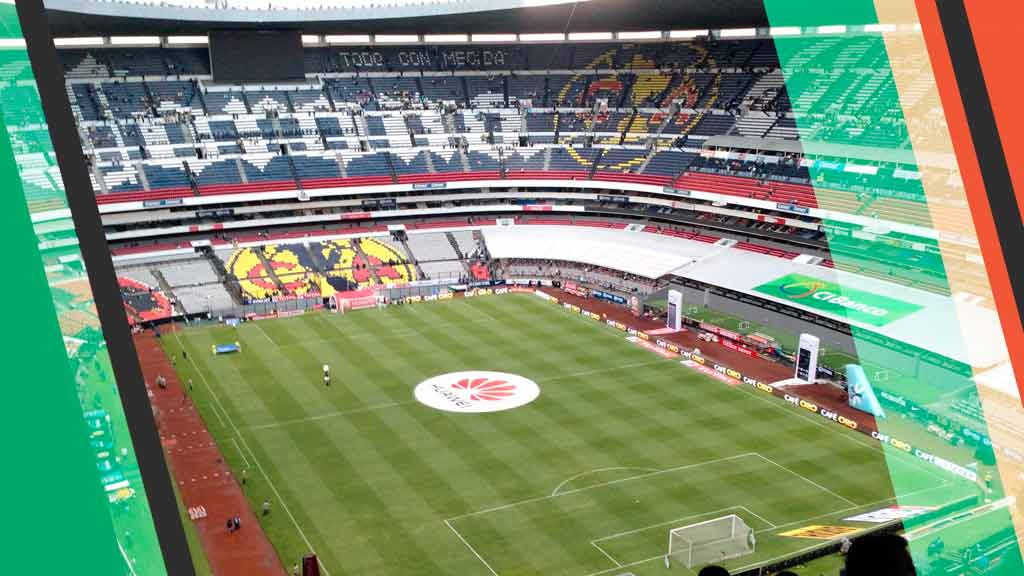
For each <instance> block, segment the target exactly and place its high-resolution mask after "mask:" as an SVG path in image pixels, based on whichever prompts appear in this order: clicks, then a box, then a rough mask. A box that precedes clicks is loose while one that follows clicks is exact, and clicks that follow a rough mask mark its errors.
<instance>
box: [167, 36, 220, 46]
mask: <svg viewBox="0 0 1024 576" xmlns="http://www.w3.org/2000/svg"><path fill="white" fill-rule="evenodd" d="M167 43H168V44H172V45H173V44H209V43H210V39H209V38H207V37H206V36H168V37H167Z"/></svg>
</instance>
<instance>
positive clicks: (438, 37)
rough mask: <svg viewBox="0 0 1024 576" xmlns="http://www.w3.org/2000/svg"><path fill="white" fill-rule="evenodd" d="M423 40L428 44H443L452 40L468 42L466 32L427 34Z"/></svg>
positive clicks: (452, 41)
mask: <svg viewBox="0 0 1024 576" xmlns="http://www.w3.org/2000/svg"><path fill="white" fill-rule="evenodd" d="M423 41H424V42H426V43H428V44H444V43H454V42H469V35H468V34H427V35H425V36H423Z"/></svg>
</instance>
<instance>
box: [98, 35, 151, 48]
mask: <svg viewBox="0 0 1024 576" xmlns="http://www.w3.org/2000/svg"><path fill="white" fill-rule="evenodd" d="M110 43H111V44H113V45H114V46H159V45H160V37H159V36H111V37H110Z"/></svg>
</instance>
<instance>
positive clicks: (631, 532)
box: [590, 506, 774, 543]
mask: <svg viewBox="0 0 1024 576" xmlns="http://www.w3.org/2000/svg"><path fill="white" fill-rule="evenodd" d="M741 508H744V507H743V506H727V507H725V508H719V509H718V510H709V511H707V512H700V513H697V514H690V515H689V516H683V517H682V518H676V519H674V520H668V521H665V522H658V523H657V524H650V525H648V526H641V527H640V528H634V529H632V530H623V531H622V532H616V533H615V534H609V535H608V536H602V537H600V538H595V539H593V540H591V541H590V542H591V543H594V542H604V541H605V540H614V539H615V538H620V537H622V536H629V535H630V534H636V533H637V532H643V531H644V530H650V529H651V528H657V527H658V526H668V525H670V524H679V523H681V522H686V521H687V520H692V519H694V518H700V517H702V516H710V515H712V514H718V513H720V512H726V511H729V510H739V509H741ZM744 509H745V508H744ZM748 512H749V510H748ZM755 516H756V514H755ZM758 518H760V516H758ZM762 520H763V519H762ZM766 522H767V521H766ZM768 524H772V523H771V522H768ZM772 526H774V524H772Z"/></svg>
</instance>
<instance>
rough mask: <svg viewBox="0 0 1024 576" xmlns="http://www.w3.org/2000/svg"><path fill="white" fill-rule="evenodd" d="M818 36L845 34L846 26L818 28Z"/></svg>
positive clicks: (837, 25)
mask: <svg viewBox="0 0 1024 576" xmlns="http://www.w3.org/2000/svg"><path fill="white" fill-rule="evenodd" d="M818 34H846V25H844V24H836V25H833V26H818Z"/></svg>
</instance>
